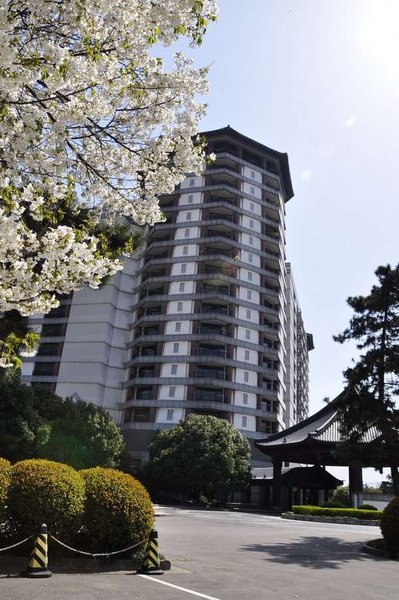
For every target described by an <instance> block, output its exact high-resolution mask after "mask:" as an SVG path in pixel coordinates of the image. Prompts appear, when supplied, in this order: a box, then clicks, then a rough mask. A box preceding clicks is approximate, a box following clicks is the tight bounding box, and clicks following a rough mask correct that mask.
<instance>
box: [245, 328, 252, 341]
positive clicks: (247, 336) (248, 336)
mask: <svg viewBox="0 0 399 600" xmlns="http://www.w3.org/2000/svg"><path fill="white" fill-rule="evenodd" d="M245 339H246V340H250V339H251V330H250V329H246V330H245Z"/></svg>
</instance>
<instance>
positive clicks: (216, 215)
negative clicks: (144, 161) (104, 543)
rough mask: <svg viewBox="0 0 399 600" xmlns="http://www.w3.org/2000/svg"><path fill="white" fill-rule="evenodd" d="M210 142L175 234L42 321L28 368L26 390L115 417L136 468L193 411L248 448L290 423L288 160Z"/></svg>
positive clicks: (238, 144)
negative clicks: (240, 436)
mask: <svg viewBox="0 0 399 600" xmlns="http://www.w3.org/2000/svg"><path fill="white" fill-rule="evenodd" d="M205 135H206V136H207V139H208V148H209V152H214V153H215V154H216V161H215V162H214V163H213V164H212V165H210V166H209V167H208V168H207V171H206V173H205V174H204V175H203V176H201V177H195V176H189V177H187V179H186V180H185V181H183V182H182V184H181V185H180V187H179V188H178V189H176V191H175V193H174V194H172V195H170V196H167V197H164V198H162V199H161V207H162V210H163V212H164V214H165V215H166V217H167V221H166V222H165V223H162V224H158V225H156V226H154V227H153V228H152V229H151V230H150V233H149V237H148V241H147V245H146V247H145V248H144V249H143V251H142V254H141V256H140V257H138V259H137V260H135V259H128V260H127V261H126V267H125V269H124V271H123V272H122V273H120V274H118V275H117V276H116V277H115V279H114V281H113V283H112V284H111V285H109V286H106V287H105V288H104V289H102V290H98V291H93V290H88V289H86V290H82V291H80V292H77V293H75V294H74V295H73V298H72V300H68V299H66V300H65V301H63V306H64V311H63V310H62V309H60V311H59V317H58V319H57V318H50V315H48V316H47V317H46V318H45V319H37V320H36V323H37V324H38V325H42V326H43V327H44V333H45V334H46V335H47V337H46V335H44V337H43V338H42V345H41V350H42V351H39V356H38V357H36V359H34V360H31V361H27V362H26V364H25V366H24V369H25V371H24V372H25V379H26V380H27V381H31V382H33V383H34V382H44V383H48V384H52V385H53V387H55V391H56V393H58V394H60V395H61V396H67V395H68V396H70V395H72V394H78V395H79V397H81V398H82V399H83V400H87V401H91V402H94V403H95V404H99V405H100V406H103V407H104V408H106V409H107V410H109V411H110V412H111V413H112V415H113V417H114V419H115V420H116V421H117V422H118V423H120V424H121V427H122V429H123V431H124V435H125V438H126V440H127V443H128V447H129V450H130V452H131V455H132V460H133V461H135V462H136V464H138V463H139V462H140V461H141V460H145V458H146V456H147V447H148V444H149V442H150V441H151V439H152V437H153V435H154V432H155V431H156V430H157V429H159V428H164V427H173V425H175V424H176V423H177V422H178V421H179V420H180V419H181V418H182V417H184V416H185V415H187V414H189V413H190V412H196V413H201V414H204V413H206V414H213V415H216V416H219V417H222V418H225V419H227V420H228V421H229V422H230V423H232V424H233V425H234V426H235V427H237V429H239V430H240V431H242V432H243V433H244V434H245V435H246V436H247V437H248V439H249V440H250V441H251V442H253V441H254V440H256V439H259V438H262V437H265V434H269V433H273V432H277V431H280V430H281V429H283V428H284V426H285V424H287V425H291V424H292V422H293V419H295V414H296V413H295V409H294V408H293V407H294V406H295V402H296V399H295V398H296V397H295V398H294V394H293V389H294V388H293V386H292V383H291V380H290V377H291V372H292V368H291V361H292V360H294V358H292V356H293V354H292V353H294V354H295V344H293V337H292V336H293V335H294V330H293V328H292V326H291V322H290V321H289V317H287V310H288V312H289V311H290V310H291V308H290V304H289V301H288V302H287V283H286V266H285V262H284V260H285V237H284V229H285V225H284V219H285V203H286V202H287V201H288V200H289V199H290V198H291V197H292V188H291V181H290V176H289V170H288V160H287V157H286V155H285V154H281V153H279V152H276V151H274V150H271V149H269V148H267V147H265V146H262V145H261V144H258V143H256V142H254V141H253V140H250V139H249V138H245V137H244V136H242V135H241V134H239V133H237V132H235V131H234V130H232V129H230V128H225V129H222V130H217V131H213V132H209V133H207V134H205ZM288 293H290V290H289V289H288ZM65 307H66V308H65ZM68 307H69V308H68ZM52 324H53V325H57V326H59V327H58V328H57V327H56V328H55V329H53V330H51V328H50V330H49V328H48V326H49V325H50V326H51V325H52ZM46 326H47V327H46ZM46 332H47V333H46ZM49 332H50V333H51V335H50V336H48V333H49ZM295 335H297V334H295ZM295 339H296V338H295ZM46 344H47V346H46ZM56 347H57V352H56V353H53V354H51V351H52V350H54V349H55V348H56ZM45 362H47V363H48V365H47V366H43V363H45ZM302 363H303V361H302ZM33 364H34V365H35V368H34V370H33V371H32V368H31V367H32V365H33ZM50 364H52V367H50V366H49V365H50ZM303 364H304V363H303ZM306 369H307V365H305V366H304V368H303V370H302V376H304V377H305V379H306V377H307V370H306ZM287 372H288V375H287ZM305 387H306V386H305ZM303 389H304V387H303ZM264 462H265V457H264V456H263V455H257V452H256V450H254V455H253V463H254V465H256V466H261V465H262V464H264Z"/></svg>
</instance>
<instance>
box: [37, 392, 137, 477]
mask: <svg viewBox="0 0 399 600" xmlns="http://www.w3.org/2000/svg"><path fill="white" fill-rule="evenodd" d="M38 400H39V401H38V404H40V408H39V413H41V414H46V415H47V418H48V419H49V420H50V423H51V433H50V435H49V438H48V440H47V442H46V443H45V444H44V445H42V446H41V447H40V448H39V450H38V456H39V457H40V458H46V459H48V460H54V461H57V462H63V463H66V464H68V465H70V466H72V467H74V468H75V469H89V468H91V467H96V466H101V467H110V468H112V467H117V466H119V461H120V458H121V455H122V452H123V450H124V448H125V443H124V441H123V436H122V434H121V432H120V430H119V428H118V426H117V425H116V424H115V423H114V421H113V420H112V418H111V416H110V415H109V413H107V412H106V411H105V410H104V409H102V408H100V407H99V406H95V405H94V404H91V403H87V402H83V401H82V400H78V401H77V402H75V401H73V400H72V399H71V398H66V399H65V400H62V399H61V398H58V397H53V398H50V397H48V400H49V401H50V402H47V406H46V404H45V403H43V402H42V401H41V400H40V399H38Z"/></svg>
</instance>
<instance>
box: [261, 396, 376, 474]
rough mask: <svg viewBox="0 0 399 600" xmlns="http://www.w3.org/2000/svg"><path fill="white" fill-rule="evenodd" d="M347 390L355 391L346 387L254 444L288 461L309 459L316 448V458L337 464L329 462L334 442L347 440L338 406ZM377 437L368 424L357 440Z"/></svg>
mask: <svg viewBox="0 0 399 600" xmlns="http://www.w3.org/2000/svg"><path fill="white" fill-rule="evenodd" d="M349 393H350V394H355V393H356V391H354V390H350V391H349V389H348V388H346V389H345V390H344V391H343V392H341V394H339V396H337V397H336V398H335V399H334V400H332V401H331V402H329V403H328V404H327V405H326V406H325V407H323V408H322V409H321V410H319V411H318V412H317V413H315V414H314V415H312V416H310V417H309V418H307V419H305V420H304V421H301V422H300V423H297V424H296V425H293V426H292V427H289V428H288V429H285V430H283V431H280V432H279V433H276V434H273V435H270V436H268V437H267V438H266V439H264V440H258V441H257V442H256V446H257V447H258V448H259V450H260V451H261V452H263V453H264V454H267V455H269V456H275V455H277V454H278V455H280V456H281V457H282V458H283V459H285V460H287V459H288V457H291V458H290V460H294V461H297V462H305V461H306V462H312V458H314V457H313V453H315V451H316V449H317V451H316V454H317V455H318V458H319V459H323V460H324V461H325V464H337V463H336V462H331V461H332V460H333V456H332V455H331V453H332V451H333V450H334V449H335V447H336V445H337V444H339V443H342V442H344V441H346V440H347V439H348V438H347V437H345V436H344V434H343V432H342V427H341V412H340V409H341V408H342V407H343V406H344V403H345V402H346V401H347V400H348V394H349ZM380 436H381V433H380V432H379V430H378V429H377V428H376V427H375V426H371V427H369V428H368V429H367V430H366V431H365V432H364V433H363V434H362V436H361V437H360V439H359V440H358V443H359V444H360V445H361V446H363V445H367V444H369V443H371V442H374V441H376V440H378V438H380ZM330 459H331V460H330Z"/></svg>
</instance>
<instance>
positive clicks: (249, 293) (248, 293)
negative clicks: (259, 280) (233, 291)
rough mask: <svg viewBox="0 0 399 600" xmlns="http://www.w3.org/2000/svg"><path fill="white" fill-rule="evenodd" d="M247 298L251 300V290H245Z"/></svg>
mask: <svg viewBox="0 0 399 600" xmlns="http://www.w3.org/2000/svg"><path fill="white" fill-rule="evenodd" d="M247 300H252V292H251V290H247Z"/></svg>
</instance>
